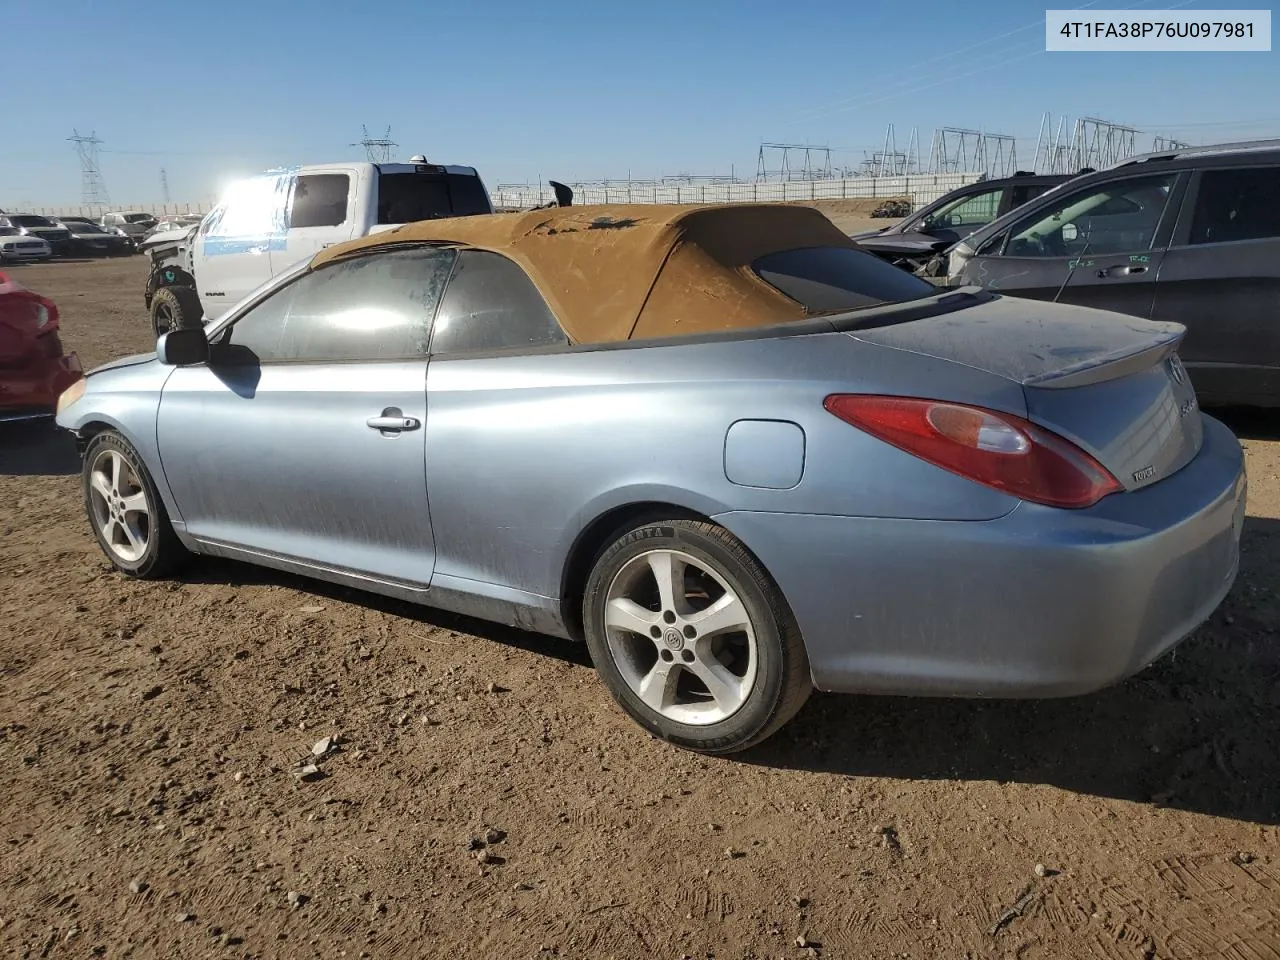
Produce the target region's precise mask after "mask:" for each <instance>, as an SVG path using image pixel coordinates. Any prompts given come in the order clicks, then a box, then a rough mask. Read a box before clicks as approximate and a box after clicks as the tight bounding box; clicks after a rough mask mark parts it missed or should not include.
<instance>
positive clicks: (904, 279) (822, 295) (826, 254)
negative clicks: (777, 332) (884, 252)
mask: <svg viewBox="0 0 1280 960" xmlns="http://www.w3.org/2000/svg"><path fill="white" fill-rule="evenodd" d="M751 269H752V270H754V271H755V273H756V275H757V276H758V277H759V278H760V279H761V280H763V281H764V282H765V283H767V284H769V285H770V286H771V287H774V288H776V289H778V290H780V291H781V292H782V293H784V294H786V295H787V296H788V297H790V298H791V299H792V300H796V301H798V302H799V303H801V304H803V305H804V306H805V307H806V308H808V309H809V310H810V311H811V312H813V313H832V312H837V311H842V310H856V309H858V308H859V307H875V306H879V305H881V304H885V303H902V302H903V301H906V300H918V299H920V298H921V297H928V296H932V295H933V294H935V293H937V292H938V288H937V287H935V286H934V285H933V284H932V283H929V281H927V280H921V279H920V278H919V277H916V276H913V275H911V274H910V273H908V272H907V271H905V270H903V269H902V268H901V267H895V266H894V265H893V264H891V263H887V262H886V261H884V260H881V259H880V258H879V257H877V256H875V255H874V254H871V253H867V252H866V251H863V250H852V249H850V248H848V247H804V248H801V249H797V250H780V251H778V252H777V253H770V254H766V255H765V256H763V257H760V258H759V259H758V260H756V261H755V262H754V263H753V264H751Z"/></svg>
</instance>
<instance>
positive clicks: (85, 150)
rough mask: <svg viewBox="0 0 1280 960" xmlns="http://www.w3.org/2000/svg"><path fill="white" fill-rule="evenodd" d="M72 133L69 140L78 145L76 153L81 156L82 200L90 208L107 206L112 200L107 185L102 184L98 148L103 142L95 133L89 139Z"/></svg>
mask: <svg viewBox="0 0 1280 960" xmlns="http://www.w3.org/2000/svg"><path fill="white" fill-rule="evenodd" d="M71 132H72V133H73V134H74V136H70V137H67V139H68V140H70V141H71V142H72V143H74V144H75V145H76V153H77V154H79V155H80V200H81V202H82V203H84V204H87V205H89V206H98V207H101V206H106V205H107V204H109V203H110V202H111V198H110V197H109V196H107V185H106V184H105V183H103V182H102V169H101V167H99V165H98V147H99V146H101V144H102V141H101V140H99V139H98V135H97V134H96V133H93V132H90V134H89V135H88V136H87V137H82V136H80V132H79V131H78V130H72V131H71Z"/></svg>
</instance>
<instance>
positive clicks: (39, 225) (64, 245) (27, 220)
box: [0, 213, 71, 257]
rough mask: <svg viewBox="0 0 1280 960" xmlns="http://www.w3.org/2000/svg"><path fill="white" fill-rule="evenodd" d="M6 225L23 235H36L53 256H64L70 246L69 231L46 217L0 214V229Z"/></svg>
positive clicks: (25, 214)
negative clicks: (47, 246)
mask: <svg viewBox="0 0 1280 960" xmlns="http://www.w3.org/2000/svg"><path fill="white" fill-rule="evenodd" d="M5 227H8V228H10V229H13V230H16V231H18V234H19V235H21V236H25V237H38V238H39V239H41V240H43V241H44V242H45V243H47V244H49V250H50V251H51V252H52V254H53V256H55V257H65V256H66V255H67V252H68V250H69V249H70V246H71V232H70V231H69V230H67V228H66V227H60V226H58V224H56V223H54V222H53V221H52V220H50V219H49V218H48V217H41V216H37V215H36V214H34V213H6V214H4V215H3V216H0V229H3V228H5Z"/></svg>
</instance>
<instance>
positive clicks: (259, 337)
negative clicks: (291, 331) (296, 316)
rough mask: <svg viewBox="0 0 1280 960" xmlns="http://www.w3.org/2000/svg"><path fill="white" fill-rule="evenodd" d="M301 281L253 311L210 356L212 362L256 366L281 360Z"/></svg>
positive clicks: (290, 285)
mask: <svg viewBox="0 0 1280 960" xmlns="http://www.w3.org/2000/svg"><path fill="white" fill-rule="evenodd" d="M304 279H305V278H304ZM301 282H302V281H301V280H299V281H297V282H295V283H291V284H289V285H288V286H287V287H283V288H281V289H279V290H276V291H275V292H274V293H272V294H271V295H270V296H269V297H267V299H265V300H262V301H260V302H259V303H258V305H257V306H256V307H253V308H252V309H250V310H249V312H248V313H246V314H244V315H243V316H242V317H240V319H239V320H237V321H236V322H235V323H234V324H233V325H232V327H231V329H230V330H228V331H227V334H226V336H225V337H224V338H223V340H222V343H221V344H219V346H218V347H216V348H215V349H214V350H213V351H212V352H211V354H210V357H211V361H212V362H213V363H214V364H215V365H216V364H223V365H227V366H252V365H253V364H256V363H270V362H271V361H273V360H278V359H279V358H280V341H281V338H283V336H284V324H285V321H286V320H287V319H288V318H289V305H290V304H291V303H292V302H293V295H294V291H295V290H297V288H298V284H299V283H301Z"/></svg>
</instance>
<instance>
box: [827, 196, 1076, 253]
mask: <svg viewBox="0 0 1280 960" xmlns="http://www.w3.org/2000/svg"><path fill="white" fill-rule="evenodd" d="M1070 179H1071V177H1070V176H1069V175H1067V174H1037V173H1026V172H1019V173H1017V174H1016V175H1014V176H1012V177H1005V178H1003V179H999V180H979V181H978V182H977V183H971V184H968V185H967V186H963V187H960V188H959V189H958V190H952V191H951V192H950V193H948V194H947V195H946V196H943V197H939V198H938V199H937V200H935V201H933V203H931V204H929V205H928V206H926V207H924V208H923V209H921V210H918V211H917V212H915V213H913V214H911V215H910V216H908V217H906V218H904V219H903V220H901V221H899V222H898V223H895V224H892V225H891V226H887V227H883V228H881V229H880V230H869V231H867V232H865V233H855V234H853V239H854V240H855V241H856V242H857V244H858V245H859V246H861V247H862V248H863V249H864V250H869V251H871V252H872V253H874V254H875V255H876V256H878V257H880V258H882V259H884V260H888V261H889V262H890V263H892V264H895V265H897V266H900V267H903V268H905V269H907V270H912V271H920V270H921V268H923V267H924V266H925V265H926V264H928V263H929V262H930V261H931V260H932V259H933V257H934V256H935V255H936V254H938V253H940V252H941V251H943V250H945V249H946V248H947V247H949V246H951V245H952V244H954V243H956V242H957V241H958V240H961V239H963V238H964V237H966V236H968V235H969V234H970V233H972V232H973V231H974V230H977V229H979V228H981V227H984V226H986V225H987V224H988V223H990V222H991V221H992V220H995V219H996V218H997V217H1000V216H1003V215H1004V214H1006V213H1008V212H1009V211H1010V210H1015V209H1017V208H1018V207H1020V206H1022V205H1023V204H1024V203H1027V202H1028V201H1030V200H1033V199H1035V198H1036V197H1038V196H1040V195H1041V194H1043V193H1044V192H1045V191H1047V190H1050V189H1052V188H1053V187H1056V186H1058V185H1059V184H1062V183H1066V182H1067V181H1068V180H1070Z"/></svg>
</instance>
